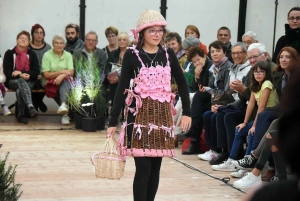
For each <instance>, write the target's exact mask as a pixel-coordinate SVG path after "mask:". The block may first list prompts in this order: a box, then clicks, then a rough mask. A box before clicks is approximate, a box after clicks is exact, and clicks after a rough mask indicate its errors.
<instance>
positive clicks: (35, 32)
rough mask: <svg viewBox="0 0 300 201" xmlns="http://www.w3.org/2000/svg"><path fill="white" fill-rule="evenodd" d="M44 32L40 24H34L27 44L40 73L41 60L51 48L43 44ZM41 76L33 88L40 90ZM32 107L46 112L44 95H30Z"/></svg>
mask: <svg viewBox="0 0 300 201" xmlns="http://www.w3.org/2000/svg"><path fill="white" fill-rule="evenodd" d="M45 34H46V33H45V30H44V28H43V27H42V26H41V25H40V24H35V25H33V26H32V28H31V37H32V40H31V42H30V44H29V48H30V49H32V50H33V51H34V52H35V53H36V55H37V57H38V60H39V69H40V72H41V71H42V59H43V55H44V54H45V52H47V51H48V50H50V49H51V46H50V45H49V44H48V43H46V42H45ZM40 79H41V75H38V77H37V82H36V83H35V84H36V85H35V88H36V89H40V88H41V83H40ZM31 96H32V100H33V105H34V107H35V108H36V109H38V108H39V109H40V110H41V111H42V112H46V111H47V106H46V105H45V104H44V102H43V99H44V97H45V93H32V94H31Z"/></svg>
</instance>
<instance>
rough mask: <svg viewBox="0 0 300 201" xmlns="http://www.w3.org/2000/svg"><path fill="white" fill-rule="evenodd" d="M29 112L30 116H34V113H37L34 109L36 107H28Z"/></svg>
mask: <svg viewBox="0 0 300 201" xmlns="http://www.w3.org/2000/svg"><path fill="white" fill-rule="evenodd" d="M28 110H29V113H30V116H31V117H35V116H36V115H38V112H37V111H36V109H35V108H34V107H29V109H28Z"/></svg>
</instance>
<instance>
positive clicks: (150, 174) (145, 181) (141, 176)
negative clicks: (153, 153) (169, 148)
mask: <svg viewBox="0 0 300 201" xmlns="http://www.w3.org/2000/svg"><path fill="white" fill-rule="evenodd" d="M134 161H135V167H136V171H135V176H134V181H133V197H134V201H154V198H155V195H156V192H157V189H158V184H159V172H160V166H161V161H162V158H161V157H134Z"/></svg>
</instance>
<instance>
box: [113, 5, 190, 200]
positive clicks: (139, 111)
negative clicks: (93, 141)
mask: <svg viewBox="0 0 300 201" xmlns="http://www.w3.org/2000/svg"><path fill="white" fill-rule="evenodd" d="M166 25H167V22H166V21H165V19H164V17H163V16H162V15H161V14H160V13H159V12H157V11H154V10H147V11H145V12H144V13H143V14H142V15H141V17H140V18H139V20H138V23H137V29H136V30H132V32H133V33H134V36H135V39H136V40H137V41H138V42H137V46H136V47H135V46H133V47H131V48H130V49H128V50H127V51H126V53H125V55H124V59H123V63H122V76H121V78H120V81H119V85H118V89H117V92H116V95H115V102H114V105H113V109H112V112H111V118H110V121H109V128H108V129H107V133H108V134H114V133H115V131H116V124H117V118H118V116H119V114H120V110H121V107H122V105H123V103H124V101H125V96H124V95H123V93H124V92H128V96H127V98H126V105H127V106H126V108H125V110H126V111H128V116H127V122H124V123H123V126H122V129H121V132H120V138H121V139H122V138H123V136H124V135H125V139H124V140H125V146H126V147H127V149H128V150H127V155H131V156H133V157H134V161H135V165H136V173H135V178H134V183H133V195H134V200H135V201H140V200H149V201H153V200H154V198H155V195H156V191H157V188H158V183H159V173H160V166H161V162H162V157H164V156H168V157H173V156H174V137H173V135H172V133H173V122H172V111H173V112H174V110H172V108H173V101H174V96H173V95H172V93H171V84H170V80H171V76H173V77H174V78H175V80H176V83H178V87H179V95H180V96H181V98H182V104H183V116H182V118H181V124H182V127H183V130H186V129H188V128H189V126H190V122H191V119H190V117H189V116H190V109H189V105H190V103H189V98H188V88H187V83H186V81H185V78H184V76H183V73H182V69H181V67H180V65H179V63H178V61H177V58H176V55H175V54H174V51H173V50H172V49H166V48H165V47H163V46H162V43H163V42H164V41H163V37H164V34H165V26H166ZM173 109H174V108H173ZM173 114H174V113H173ZM133 124H134V126H133ZM155 136H156V137H155ZM154 138H155V140H154Z"/></svg>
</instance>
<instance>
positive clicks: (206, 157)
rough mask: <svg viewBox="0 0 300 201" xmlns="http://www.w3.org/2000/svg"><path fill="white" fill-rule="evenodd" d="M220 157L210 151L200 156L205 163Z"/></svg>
mask: <svg viewBox="0 0 300 201" xmlns="http://www.w3.org/2000/svg"><path fill="white" fill-rule="evenodd" d="M219 155H220V154H219V153H217V152H215V151H213V150H209V151H207V152H205V153H204V154H199V155H198V157H199V158H200V159H202V160H204V161H210V160H211V159H214V158H217V157H218V156H219Z"/></svg>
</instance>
